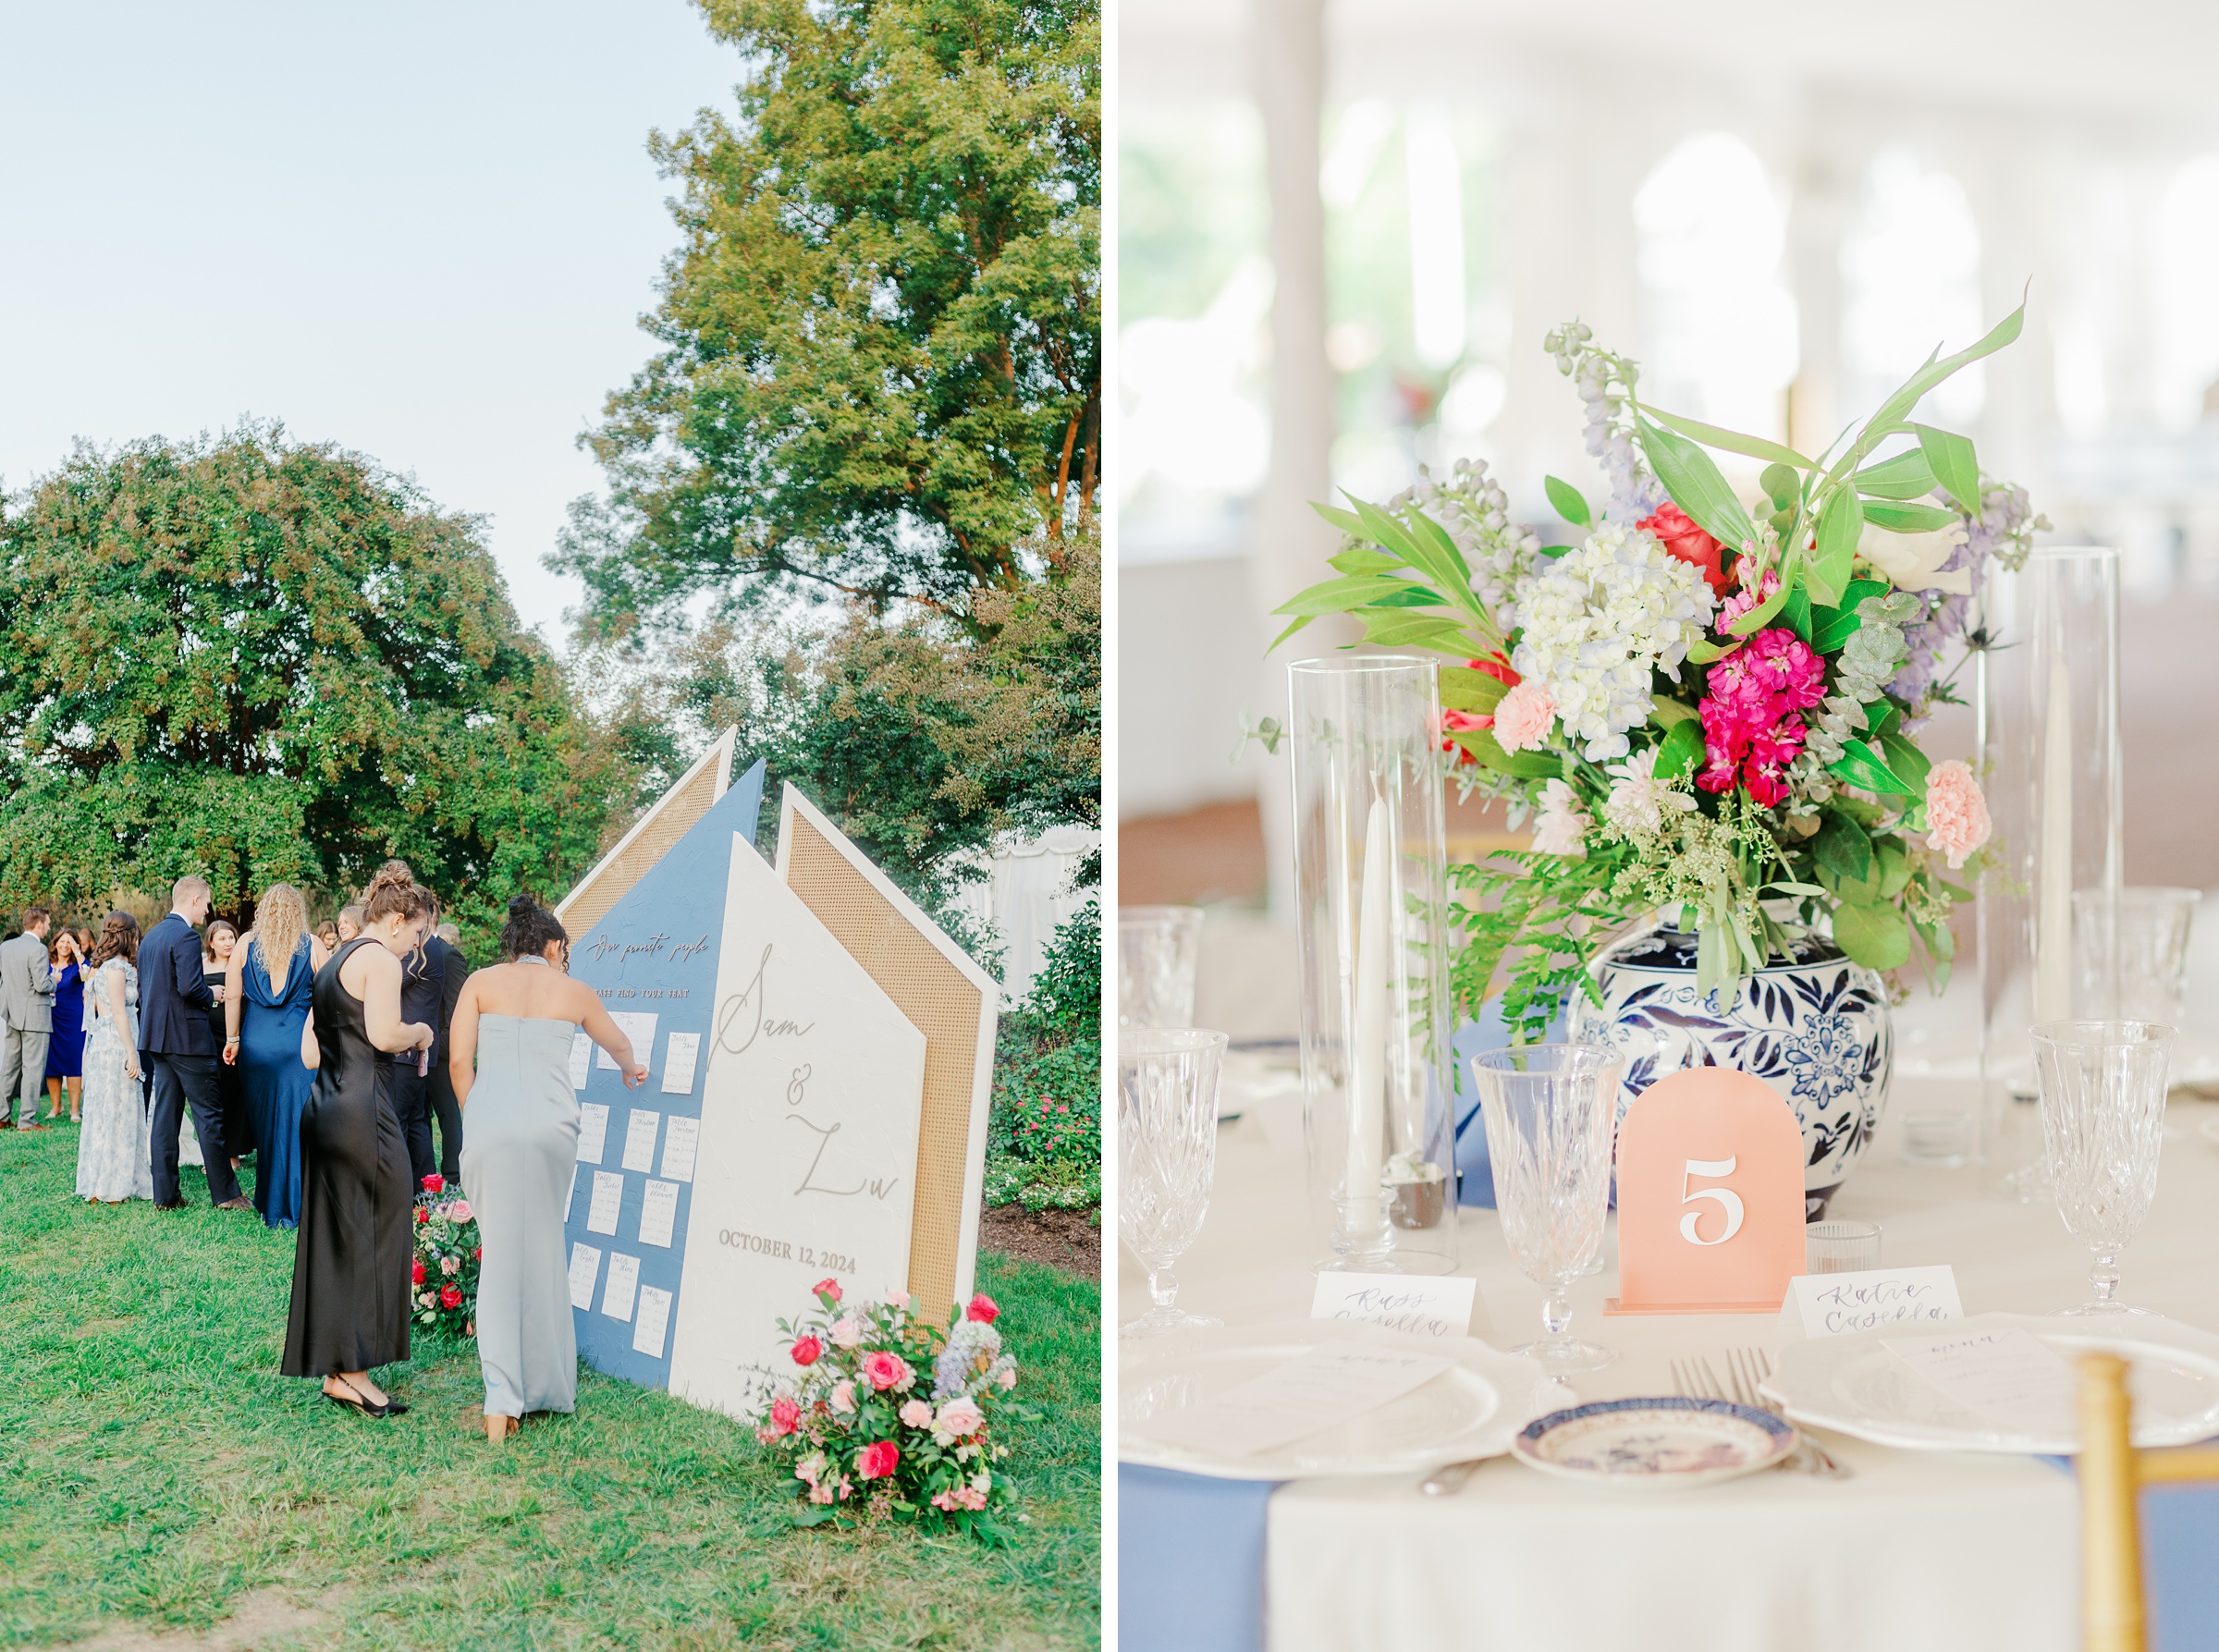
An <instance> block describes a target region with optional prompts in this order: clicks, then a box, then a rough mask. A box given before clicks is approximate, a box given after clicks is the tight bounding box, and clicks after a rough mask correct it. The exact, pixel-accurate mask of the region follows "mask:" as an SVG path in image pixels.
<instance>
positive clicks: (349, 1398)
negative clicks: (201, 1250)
mask: <svg viewBox="0 0 2219 1652" xmlns="http://www.w3.org/2000/svg"><path fill="white" fill-rule="evenodd" d="M363 904H364V908H365V912H364V922H363V927H362V934H361V935H360V936H356V937H355V938H354V939H353V940H351V941H349V942H348V943H347V944H346V945H345V946H343V947H341V948H339V950H338V951H337V953H335V954H334V955H333V957H332V959H331V961H329V962H327V963H326V964H325V966H324V967H323V969H321V970H320V971H318V972H317V973H316V983H315V988H314V996H313V999H312V1000H311V1001H312V1004H313V1009H312V1010H311V1013H310V1016H309V1029H310V1032H311V1033H312V1034H313V1036H314V1039H315V1042H316V1046H317V1051H318V1054H319V1058H320V1060H319V1064H318V1068H317V1072H316V1084H315V1088H314V1089H313V1091H312V1092H310V1094H309V1098H308V1106H307V1107H306V1108H305V1109H304V1110H303V1111H302V1113H301V1116H300V1233H299V1237H298V1238H297V1240H296V1241H295V1248H294V1251H293V1302H292V1310H291V1312H290V1314H289V1315H288V1316H287V1320H286V1328H285V1364H284V1365H283V1367H282V1369H283V1370H284V1372H285V1374H286V1375H287V1376H288V1377H322V1378H323V1379H324V1392H325V1397H326V1398H328V1399H330V1400H333V1401H337V1403H339V1404H341V1405H346V1406H349V1407H351V1408H352V1409H354V1410H357V1411H360V1412H362V1413H364V1414H365V1415H368V1416H376V1417H383V1416H396V1415H398V1414H399V1413H401V1412H404V1411H406V1410H407V1409H408V1407H407V1406H406V1405H404V1404H402V1403H401V1402H400V1401H398V1400H395V1399H393V1398H392V1397H391V1396H390V1395H388V1394H386V1391H385V1390H384V1389H381V1388H379V1387H378V1386H377V1384H376V1383H374V1382H373V1381H371V1379H370V1375H369V1373H370V1371H371V1369H372V1368H373V1367H374V1366H377V1365H384V1364H392V1363H393V1362H394V1361H396V1360H405V1359H407V1358H408V1357H409V1268H410V1264H411V1262H412V1261H413V1259H414V1239H413V1235H412V1230H411V1221H412V1219H413V1211H414V1207H415V1191H416V1190H415V1189H414V1188H413V1187H412V1186H411V1184H410V1181H409V1150H408V1144H407V1143H406V1142H405V1141H404V1140H403V1139H402V1136H401V1132H400V1120H399V1118H398V1116H397V1115H396V1114H395V1112H394V1110H393V1062H392V1057H391V1054H390V1053H389V1052H398V1051H400V1050H411V1049H422V1050H429V1049H430V1048H431V1046H432V1039H433V1029H432V1028H430V1027H428V1026H425V1025H424V1024H423V1023H422V1022H404V1021H402V1020H401V1019H400V973H401V963H400V961H401V959H402V958H404V957H406V956H407V955H408V954H409V953H411V952H412V951H414V950H415V948H416V947H417V945H418V942H419V940H420V938H421V935H422V931H423V924H424V921H425V919H426V917H427V916H428V914H429V912H430V907H431V897H430V896H429V895H428V894H427V893H426V892H425V891H424V890H423V889H421V888H419V887H417V886H416V884H415V882H414V881H413V880H412V879H411V877H410V875H409V874H408V871H407V869H406V868H405V867H404V868H400V869H398V870H396V869H395V868H394V867H393V866H392V865H390V864H388V865H387V866H386V868H385V869H382V870H381V871H380V872H379V873H378V875H377V876H376V877H374V878H373V879H372V880H371V884H370V887H369V890H368V891H367V893H366V895H365V897H364V902H363Z"/></svg>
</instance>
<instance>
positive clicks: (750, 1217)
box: [669, 836, 925, 1416]
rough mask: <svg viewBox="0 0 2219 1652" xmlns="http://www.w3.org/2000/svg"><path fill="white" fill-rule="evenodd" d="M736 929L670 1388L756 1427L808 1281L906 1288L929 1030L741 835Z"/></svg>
mask: <svg viewBox="0 0 2219 1652" xmlns="http://www.w3.org/2000/svg"><path fill="white" fill-rule="evenodd" d="M723 916H724V922H723V929H722V936H721V940H722V946H721V950H720V954H719V961H718V965H717V986H716V998H715V1004H716V1009H715V1015H714V1018H713V1022H712V1026H711V1031H710V1034H709V1037H708V1038H707V1040H706V1041H705V1043H704V1045H703V1048H702V1052H701V1069H702V1083H701V1089H702V1105H701V1108H700V1117H701V1125H700V1135H699V1140H698V1141H697V1142H696V1143H695V1144H694V1145H693V1183H692V1193H691V1197H692V1202H693V1215H692V1220H691V1222H690V1223H689V1225H688V1227H687V1230H686V1233H685V1238H684V1264H685V1267H684V1273H685V1288H684V1289H683V1290H682V1291H680V1292H679V1294H678V1300H677V1303H676V1305H675V1307H674V1308H673V1310H672V1322H671V1339H670V1340H671V1354H670V1378H669V1386H670V1390H671V1392H673V1393H675V1394H680V1395H683V1396H684V1397H685V1398H687V1399H690V1400H692V1401H694V1402H695V1403H697V1404H701V1405H706V1406H711V1407H714V1408H716V1409H717V1410H720V1411H725V1412H729V1413H731V1414H733V1415H735V1416H745V1415H749V1414H751V1413H753V1411H754V1409H755V1406H756V1404H757V1402H758V1396H759V1394H760V1392H761V1389H762V1386H763V1381H764V1373H765V1372H766V1371H776V1370H778V1368H779V1367H780V1366H781V1364H783V1363H784V1362H785V1360H786V1347H787V1343H786V1339H785V1338H784V1336H783V1335H781V1333H780V1332H779V1331H778V1319H779V1318H780V1317H782V1316H786V1317H790V1316H791V1315H795V1314H798V1313H800V1312H801V1311H802V1310H803V1308H805V1307H806V1306H807V1305H808V1302H809V1290H810V1287H811V1286H812V1285H814V1284H815V1283H816V1282H817V1281H818V1280H819V1279H825V1278H827V1277H831V1278H836V1279H839V1280H840V1284H841V1286H842V1288H843V1289H844V1290H845V1291H847V1292H848V1294H849V1297H850V1299H851V1300H853V1301H858V1302H860V1301H864V1300H866V1299H876V1298H883V1297H884V1296H886V1295H887V1293H888V1292H889V1291H896V1290H900V1289H902V1288H903V1287H904V1286H905V1285H906V1283H907V1281H908V1278H909V1262H910V1230H911V1224H912V1221H913V1218H914V1216H915V1212H916V1203H917V1187H916V1178H917V1141H918V1129H919V1124H920V1120H921V1116H922V1110H923V1106H924V1093H925V1034H923V1033H920V1032H919V1031H918V1030H917V1029H916V1028H915V1026H913V1024H912V1023H911V1022H909V1020H908V1019H907V1018H906V1017H904V1016H903V1015H902V1013H901V1010H899V1009H897V1008H896V1007H895V1005H894V1002H893V1000H892V999H891V998H890V997H888V996H887V995H886V993H885V992H883V991H881V990H880V988H879V987H878V985H877V983H875V982H874V981H873V980H872V978H871V976H870V974H869V973H867V972H866V971H865V970H864V966H863V965H862V964H861V963H860V962H858V961H856V960H855V958H854V957H853V956H852V955H851V954H850V953H849V951H848V950H847V948H844V947H843V946H841V945H840V941H839V940H838V939H837V938H835V937H834V936H833V935H832V933H831V931H830V930H828V929H827V928H826V927H825V925H824V924H822V923H821V922H819V921H818V919H817V918H816V916H815V914H814V913H813V912H811V911H810V910H809V908H808V907H807V906H806V905H804V904H803V901H802V899H801V898H800V897H799V896H798V895H796V894H795V893H794V892H793V891H792V890H791V889H790V888H789V887H787V886H786V885H785V883H784V882H782V881H781V880H780V879H779V877H778V874H777V873H775V872H774V871H772V870H771V868H770V866H769V865H768V864H767V863H765V861H764V860H763V858H762V857H761V856H760V855H758V854H756V852H755V851H754V849H753V848H751V847H750V846H749V844H748V842H747V841H746V840H745V839H744V838H740V837H737V836H735V837H733V838H731V839H730V863H729V883H728V885H727V887H726V889H725V894H724V900H723Z"/></svg>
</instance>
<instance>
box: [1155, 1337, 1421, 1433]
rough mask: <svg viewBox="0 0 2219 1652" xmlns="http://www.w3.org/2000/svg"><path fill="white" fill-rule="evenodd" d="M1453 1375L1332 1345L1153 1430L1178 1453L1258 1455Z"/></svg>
mask: <svg viewBox="0 0 2219 1652" xmlns="http://www.w3.org/2000/svg"><path fill="white" fill-rule="evenodd" d="M1448 1368H1449V1362H1448V1361H1447V1360H1445V1359H1442V1358H1441V1357H1440V1356H1439V1355H1437V1354H1430V1353H1405V1352H1402V1351H1400V1350H1399V1349H1391V1348H1367V1347H1366V1346H1364V1345H1363V1344H1362V1343H1357V1342H1338V1343H1329V1344H1327V1345H1326V1346H1325V1347H1322V1348H1313V1349H1311V1350H1310V1351H1309V1352H1307V1353H1305V1354H1303V1355H1302V1356H1301V1357H1300V1358H1298V1359H1292V1360H1289V1361H1288V1362H1287V1363H1286V1364H1283V1365H1279V1366H1275V1367H1274V1368H1273V1369H1271V1370H1269V1371H1267V1372H1265V1373H1264V1374H1263V1375H1262V1376H1261V1377H1250V1378H1249V1379H1248V1380H1247V1381H1246V1382H1244V1383H1239V1384H1237V1385H1235V1386H1234V1387H1232V1388H1230V1389H1226V1390H1225V1392H1223V1393H1222V1394H1220V1395H1219V1396H1218V1397H1217V1398H1216V1399H1214V1400H1208V1401H1203V1402H1202V1403H1201V1404H1200V1405H1196V1406H1193V1407H1190V1408H1189V1409H1187V1410H1186V1411H1183V1412H1180V1413H1174V1414H1173V1415H1171V1416H1167V1417H1164V1418H1162V1419H1160V1420H1159V1421H1158V1422H1156V1423H1155V1424H1153V1425H1151V1432H1152V1433H1154V1434H1155V1436H1156V1438H1159V1439H1161V1440H1165V1441H1168V1442H1169V1443H1170V1444H1171V1445H1175V1446H1187V1447H1190V1448H1193V1449H1195V1450H1210V1451H1213V1452H1228V1451H1229V1452H1232V1453H1235V1454H1244V1453H1245V1454H1253V1453H1255V1452H1257V1451H1269V1450H1272V1449H1274V1448H1275V1447H1278V1446H1284V1445H1290V1444H1292V1443H1293V1441H1295V1440H1298V1439H1301V1438H1303V1437H1304V1436H1306V1435H1311V1434H1316V1433H1317V1432H1318V1430H1319V1429H1321V1428H1330V1427H1331V1426H1334V1425H1335V1424H1337V1423H1345V1422H1347V1421H1348V1420H1349V1419H1350V1418H1351V1417H1356V1416H1361V1415H1363V1414H1364V1413H1366V1412H1370V1411H1377V1410H1378V1409H1379V1407H1380V1406H1382V1405H1386V1404H1388V1403H1390V1402H1391V1401H1396V1400H1399V1399H1401V1398H1402V1397H1403V1396H1404V1394H1407V1393H1410V1392H1412V1391H1413V1390H1414V1389H1419V1388H1422V1387H1424V1386H1425V1384H1427V1383H1428V1382H1430V1381H1432V1380H1433V1378H1434V1377H1438V1376H1440V1375H1441V1372H1443V1371H1445V1370H1447V1369H1448Z"/></svg>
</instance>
